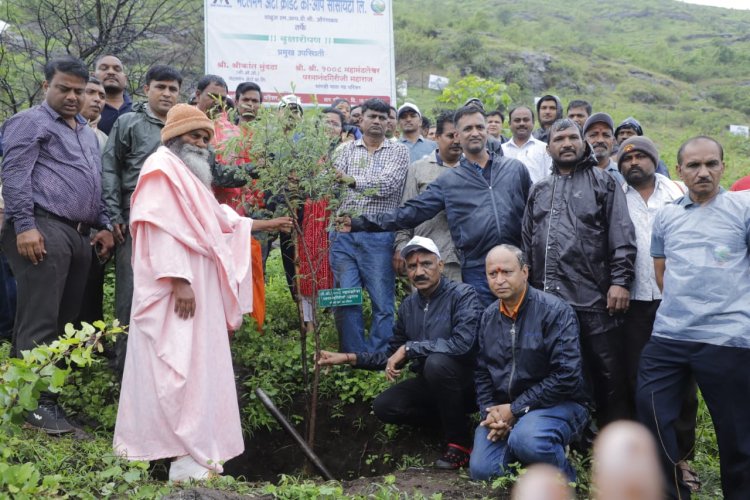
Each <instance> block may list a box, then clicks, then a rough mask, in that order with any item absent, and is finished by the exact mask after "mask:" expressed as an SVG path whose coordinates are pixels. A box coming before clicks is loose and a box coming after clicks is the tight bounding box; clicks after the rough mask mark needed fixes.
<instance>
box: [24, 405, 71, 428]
mask: <svg viewBox="0 0 750 500" xmlns="http://www.w3.org/2000/svg"><path fill="white" fill-rule="evenodd" d="M26 423H27V424H29V425H30V426H32V427H36V428H37V429H41V430H43V431H44V432H46V433H47V434H53V435H55V434H65V433H67V432H73V431H74V430H75V428H74V427H73V426H72V425H70V422H68V421H67V419H66V418H65V412H64V411H63V409H62V408H60V406H59V405H58V404H56V403H39V407H38V408H37V409H36V410H34V411H30V412H29V414H28V415H26Z"/></svg>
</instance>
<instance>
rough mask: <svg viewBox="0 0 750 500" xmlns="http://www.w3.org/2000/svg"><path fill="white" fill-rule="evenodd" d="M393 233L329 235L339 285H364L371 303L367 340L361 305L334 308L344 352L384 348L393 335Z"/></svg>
mask: <svg viewBox="0 0 750 500" xmlns="http://www.w3.org/2000/svg"><path fill="white" fill-rule="evenodd" d="M393 240H394V234H393V233H338V232H334V233H331V235H330V242H331V245H330V259H331V269H332V270H333V277H334V279H335V281H336V286H337V287H338V288H355V287H363V288H364V289H365V290H367V293H368V294H369V296H370V301H371V302H372V325H371V327H370V334H369V336H368V337H367V338H366V339H365V323H364V318H363V316H362V306H345V307H336V308H334V318H335V319H336V329H337V330H338V332H339V349H340V350H341V351H342V352H379V351H384V350H385V349H386V347H387V345H388V339H390V337H391V335H393V311H394V301H395V298H394V296H395V293H396V276H395V273H394V272H393V266H392V264H391V257H392V256H393Z"/></svg>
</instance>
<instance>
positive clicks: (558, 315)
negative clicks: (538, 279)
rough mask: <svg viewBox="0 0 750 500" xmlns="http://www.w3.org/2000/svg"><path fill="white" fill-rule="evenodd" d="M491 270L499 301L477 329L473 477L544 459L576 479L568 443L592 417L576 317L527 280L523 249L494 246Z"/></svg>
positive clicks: (488, 265)
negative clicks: (478, 415) (477, 412)
mask: <svg viewBox="0 0 750 500" xmlns="http://www.w3.org/2000/svg"><path fill="white" fill-rule="evenodd" d="M486 269H487V281H488V282H489V286H490V290H492V293H494V294H495V296H496V297H498V299H499V300H497V301H495V303H494V304H492V305H490V306H489V307H488V308H487V309H486V310H485V311H484V314H483V315H482V319H481V321H480V324H479V332H478V333H477V342H478V346H479V352H478V354H477V370H476V379H475V382H476V391H477V401H478V403H479V410H480V411H481V413H482V421H481V422H480V424H479V427H477V430H476V434H475V435H474V452H473V453H472V455H471V463H470V464H469V471H470V473H471V477H472V479H476V480H486V479H490V478H491V477H494V476H501V475H504V474H507V473H508V472H510V471H509V466H510V465H511V464H513V463H516V462H520V463H521V464H523V465H530V464H533V463H537V462H542V463H548V464H551V465H554V466H556V467H558V468H559V469H560V470H561V471H563V472H564V473H565V474H566V475H567V476H568V478H569V479H570V480H571V481H575V477H576V474H575V470H574V469H573V467H572V466H571V464H570V462H569V461H568V459H567V457H566V456H565V447H566V446H567V445H568V444H569V443H570V442H571V441H573V439H574V438H576V436H578V435H579V434H580V432H581V431H582V430H583V429H584V427H585V426H586V423H587V422H588V419H589V412H588V409H587V405H588V404H589V398H588V394H587V391H586V389H585V385H584V384H585V383H584V380H583V375H582V372H581V348H580V344H579V341H578V320H577V318H576V314H575V312H574V311H573V309H572V308H571V307H570V306H569V305H568V304H566V303H565V302H563V301H562V300H561V299H558V298H557V297H555V296H554V295H551V294H548V293H545V292H542V291H540V290H537V289H535V288H532V287H530V286H529V285H528V277H529V268H528V266H527V265H526V262H525V261H524V255H523V252H522V251H521V250H520V249H519V248H517V247H514V246H512V245H499V246H496V247H495V248H493V249H492V250H490V252H489V253H488V254H487V261H486Z"/></svg>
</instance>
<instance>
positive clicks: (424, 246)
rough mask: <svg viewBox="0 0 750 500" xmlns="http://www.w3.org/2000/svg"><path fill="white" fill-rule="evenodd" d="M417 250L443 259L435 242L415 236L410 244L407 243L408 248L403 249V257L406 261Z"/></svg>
mask: <svg viewBox="0 0 750 500" xmlns="http://www.w3.org/2000/svg"><path fill="white" fill-rule="evenodd" d="M416 250H426V251H428V252H430V253H434V254H435V255H437V256H438V259H440V258H441V257H440V250H438V247H437V245H436V244H435V242H434V241H432V240H431V239H430V238H425V237H423V236H415V237H413V238H412V239H410V240H409V243H407V244H406V246H405V247H404V248H402V249H401V257H402V258H404V259H405V258H406V257H407V256H408V255H409V254H410V253H412V252H414V251H416Z"/></svg>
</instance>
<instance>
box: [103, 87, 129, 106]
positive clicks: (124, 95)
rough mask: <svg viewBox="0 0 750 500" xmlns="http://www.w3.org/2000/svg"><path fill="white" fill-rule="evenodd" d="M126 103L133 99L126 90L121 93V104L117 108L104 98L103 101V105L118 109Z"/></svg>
mask: <svg viewBox="0 0 750 500" xmlns="http://www.w3.org/2000/svg"><path fill="white" fill-rule="evenodd" d="M128 104H133V99H132V98H131V97H130V94H128V91H127V90H126V91H124V92H123V93H122V106H120V107H119V108H115V107H114V106H112V105H111V104H110V103H108V102H107V101H106V100H105V101H104V105H105V106H108V107H110V108H112V109H117V110H118V111H119V110H120V109H122V108H124V107H125V106H127V105H128Z"/></svg>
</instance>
